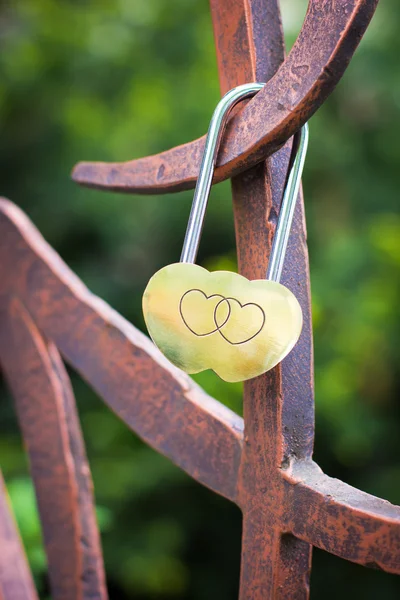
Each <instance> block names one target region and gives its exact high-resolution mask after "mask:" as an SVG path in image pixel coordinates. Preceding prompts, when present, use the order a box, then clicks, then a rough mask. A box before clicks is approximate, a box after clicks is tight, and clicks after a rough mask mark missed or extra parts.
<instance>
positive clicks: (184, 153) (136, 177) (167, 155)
mask: <svg viewBox="0 0 400 600" xmlns="http://www.w3.org/2000/svg"><path fill="white" fill-rule="evenodd" d="M377 1H378V0H335V1H332V0H310V3H309V7H308V11H307V15H306V18H305V21H304V24H303V27H302V29H301V32H300V34H299V36H298V38H297V41H296V43H295V45H294V46H293V48H292V50H291V52H290V54H289V55H288V57H287V58H286V60H285V62H284V63H283V64H282V66H281V67H280V68H279V69H278V71H277V73H276V74H275V75H274V77H273V78H272V79H270V81H269V82H268V83H267V84H266V86H265V88H264V89H263V90H262V91H261V92H259V93H258V94H257V96H256V97H255V98H254V99H253V100H251V101H250V102H248V103H247V104H246V106H245V107H244V108H243V110H241V111H240V112H239V113H238V114H236V115H235V116H234V117H233V118H232V119H231V122H230V123H229V125H228V127H227V130H226V135H225V136H224V141H223V144H222V146H221V149H220V152H219V159H218V163H217V169H216V172H215V178H214V181H215V182H217V181H222V180H224V179H227V178H228V177H232V176H233V175H235V174H238V173H240V172H242V171H244V170H246V169H249V168H250V167H252V166H254V165H255V164H257V163H258V162H260V161H262V160H263V159H264V158H266V157H267V156H270V155H271V154H272V153H274V152H275V151H276V150H277V149H279V148H280V147H281V146H282V145H283V144H284V143H285V142H286V140H288V139H289V138H290V137H291V136H292V135H293V134H294V133H295V132H296V131H297V130H298V129H299V128H300V127H301V126H302V125H304V123H305V122H306V121H308V119H309V118H310V117H311V116H312V115H313V114H314V112H315V111H316V110H317V109H318V108H319V106H321V104H322V103H323V101H324V100H325V99H326V97H327V96H328V95H329V94H330V93H331V92H332V90H333V89H334V87H335V85H336V84H337V82H338V81H339V79H340V78H341V76H342V75H343V73H344V71H345V69H346V67H347V65H348V63H349V61H350V58H351V56H352V54H353V52H354V51H355V49H356V47H357V45H358V43H359V41H360V40H361V37H362V35H363V33H364V31H365V29H366V28H367V26H368V24H369V21H370V19H371V18H372V15H373V13H374V10H375V8H376V5H377ZM240 26H243V23H241V24H240ZM246 26H247V28H251V27H253V23H250V22H247V23H246ZM237 33H238V35H241V36H242V37H245V36H243V32H239V31H238V32H237ZM276 34H277V33H275V35H276ZM242 83H243V81H242ZM203 148H204V137H203V138H200V139H198V140H195V141H193V142H190V143H187V144H184V145H182V146H178V147H176V148H173V149H172V150H168V151H166V152H162V153H161V154H157V155H155V156H149V157H146V158H141V159H137V160H131V161H128V162H124V163H90V162H81V163H79V164H78V165H76V167H75V168H74V170H73V174H72V177H73V179H74V180H75V181H76V182H77V183H79V184H81V185H86V186H90V187H96V188H99V189H107V190H115V191H121V192H137V193H148V194H152V193H163V192H172V191H178V190H182V189H188V188H191V187H193V186H194V183H195V180H196V178H197V175H198V171H199V166H200V162H201V157H202V154H203Z"/></svg>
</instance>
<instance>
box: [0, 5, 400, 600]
mask: <svg viewBox="0 0 400 600" xmlns="http://www.w3.org/2000/svg"><path fill="white" fill-rule="evenodd" d="M283 8H284V24H285V31H286V33H287V41H288V47H290V44H291V43H292V42H293V40H294V39H295V36H296V34H297V32H298V30H299V28H300V24H301V21H302V18H303V15H304V11H305V3H304V2H299V0H285V2H284V3H283ZM399 26H400V5H399V2H398V0H385V1H382V4H381V6H380V7H379V8H378V11H377V14H376V16H375V18H374V20H373V23H372V25H371V27H370V29H369V30H368V32H367V34H366V36H365V38H364V40H363V42H362V44H361V46H360V48H359V50H358V51H357V53H356V56H355V58H354V60H353V62H352V64H351V66H350V67H349V69H348V71H347V73H346V75H345V77H344V78H343V80H342V82H341V83H340V85H339V86H338V88H337V90H336V91H335V93H334V94H333V96H332V97H331V98H330V99H329V100H328V102H327V103H326V104H325V105H324V106H323V108H322V109H321V110H320V111H319V112H318V114H317V115H316V116H315V117H314V118H313V119H312V120H311V122H310V129H311V144H310V150H309V156H308V160H307V163H306V169H305V175H304V188H305V198H306V211H307V218H308V232H309V248H310V260H311V278H312V291H313V318H314V326H315V362H316V377H315V379H316V430H317V434H316V450H315V457H316V460H317V461H318V462H319V463H320V465H321V466H322V467H323V468H324V470H326V471H327V472H328V473H329V474H330V475H332V476H336V477H340V478H341V479H344V480H345V481H347V482H348V483H351V484H352V485H355V486H357V487H360V488H362V489H364V490H366V491H368V492H370V493H373V494H376V495H378V496H382V497H384V498H386V499H388V500H390V501H391V502H394V503H398V504H400V452H399V438H400V404H399V400H398V396H399V392H400V375H399V370H398V365H399V363H400V350H399V339H400V331H399V329H400V318H399V312H400V311H399V298H400V293H399V292H400V290H399V288H400V216H399V210H398V203H399V193H400V192H399V187H400V144H399V136H400V73H399V58H398V57H399V52H400V37H399V35H398V31H399ZM218 98H219V85H218V77H217V69H216V60H215V53H214V45H213V38H212V29H211V20H210V15H209V10H208V3H207V0H196V1H194V0H119V1H118V0H90V1H89V0H87V1H83V0H80V1H75V2H73V1H71V0H70V1H66V0H64V1H62V0H15V1H14V2H11V3H10V4H7V2H6V3H5V4H4V3H2V4H1V5H0V125H1V140H0V156H1V162H0V168H1V189H0V192H1V193H2V194H3V195H6V196H8V197H9V198H11V199H12V200H14V201H15V202H16V203H17V204H18V205H20V206H21V207H22V208H23V209H24V210H25V211H26V212H27V213H28V215H29V216H30V217H31V218H32V219H33V221H34V222H35V223H36V225H37V226H38V227H39V229H40V230H41V231H42V233H43V234H44V236H45V237H46V238H47V240H48V241H49V242H50V243H51V244H52V245H53V246H54V247H55V248H56V249H57V251H58V252H59V253H60V254H61V256H62V257H63V258H64V259H65V260H66V262H67V263H68V264H69V265H70V266H71V267H72V268H73V269H74V270H75V271H76V272H77V274H78V275H79V276H80V277H81V278H82V279H83V281H84V282H85V283H86V284H87V285H88V286H89V288H90V289H91V290H92V291H94V292H95V293H96V294H98V295H100V296H101V297H103V298H104V299H105V300H106V301H107V302H109V303H110V304H111V305H112V306H114V307H115V308H116V309H117V310H118V311H119V312H121V313H122V314H123V315H124V316H125V317H126V318H127V319H129V320H130V321H132V322H133V323H134V324H135V325H137V326H138V327H141V328H142V327H143V320H142V316H141V308H140V304H141V294H142V291H143V289H144V287H145V285H146V282H147V280H148V279H149V277H150V276H151V275H152V274H153V273H154V272H155V271H156V270H157V269H158V268H159V267H161V266H162V265H164V264H166V263H168V262H173V261H176V260H177V258H178V256H179V251H180V248H181V244H182V239H183V234H184V230H185V224H186V220H187V217H188V212H189V206H190V201H191V194H190V193H182V194H173V195H170V196H160V197H132V196H123V195H116V194H106V193H102V192H96V191H90V190H85V189H79V188H78V187H77V186H76V185H74V184H73V183H72V182H71V181H70V179H69V173H70V170H71V168H72V166H73V164H74V163H75V162H76V161H78V160H80V159H87V160H90V159H99V160H108V161H111V160H126V159H129V158H134V157H140V156H142V155H147V154H150V153H156V152H158V151H161V150H163V149H166V148H169V147H170V146H174V145H177V144H179V143H183V142H185V141H188V140H191V139H192V138H194V137H196V136H198V135H200V134H202V133H203V132H204V131H205V130H206V128H207V125H208V120H209V118H210V115H211V112H212V110H213V107H214V106H215V104H216V103H217V101H218ZM200 262H201V264H203V265H204V266H206V267H210V268H215V267H218V266H224V267H228V268H234V267H235V249H234V233H233V223H232V211H231V201H230V188H229V183H224V184H221V185H218V186H216V188H215V190H214V191H213V193H212V201H211V203H210V208H209V211H208V216H207V223H206V228H205V232H204V236H203V240H202V246H201V255H200ZM196 379H197V380H198V381H199V382H200V383H201V384H202V385H204V387H205V388H206V389H207V390H208V391H209V392H210V393H211V394H213V395H214V396H215V397H216V398H218V399H220V400H222V401H223V402H225V403H226V404H228V405H229V406H231V407H232V408H233V409H234V410H236V411H239V412H240V411H241V386H240V385H228V384H224V383H222V382H221V381H219V380H218V379H217V378H216V377H214V376H212V375H211V374H209V373H205V374H202V375H201V376H199V377H197V378H196ZM73 384H74V388H75V391H76V396H77V401H78V406H79V411H80V416H81V420H82V427H83V431H84V435H85V439H86V443H87V450H88V455H89V460H90V464H91V467H92V471H93V477H94V482H95V488H96V502H97V506H98V516H99V523H100V527H101V531H102V542H103V547H104V554H105V561H106V566H107V576H108V584H109V589H110V595H111V597H112V598H113V599H120V600H124V599H125V598H136V599H143V600H145V599H146V600H148V599H156V600H161V599H167V598H168V599H171V600H175V599H176V600H178V599H187V600H205V599H207V600H231V599H232V600H233V599H234V598H236V597H237V586H238V574H239V554H240V530H241V523H240V514H239V511H238V510H237V509H236V508H235V507H233V506H231V505H230V504H229V503H228V502H227V501H224V500H222V499H221V498H219V497H217V496H215V495H213V494H212V493H211V492H209V491H208V490H206V489H203V488H202V487H200V486H199V485H197V484H196V483H194V482H193V481H192V480H191V479H189V478H188V477H187V476H186V475H184V474H183V473H181V472H180V471H179V470H178V469H177V468H175V467H174V466H172V465H171V464H170V463H169V462H168V461H167V460H165V459H163V458H161V457H160V456H158V455H157V454H156V453H155V452H153V451H152V450H150V449H148V448H146V447H145V446H144V445H143V444H142V443H141V442H140V441H139V440H138V439H137V438H136V436H135V435H133V434H132V433H131V432H130V431H129V430H128V429H127V428H126V427H125V426H124V425H123V424H122V423H121V422H120V421H119V420H118V419H117V418H116V417H115V416H114V415H113V414H111V413H110V412H109V410H108V409H107V408H105V407H104V406H103V404H102V401H101V400H100V399H99V398H97V397H96V396H95V394H94V393H93V392H92V391H90V390H89V389H88V388H87V386H86V384H84V383H83V382H82V381H81V380H79V379H78V378H77V377H75V376H74V375H73ZM0 464H1V467H2V469H3V470H4V474H5V477H6V481H7V485H8V489H9V492H10V496H11V499H12V502H13V506H14V509H15V512H16V516H17V519H18V522H19V525H20V528H21V531H22V535H23V538H24V542H25V545H26V549H27V552H28V556H29V560H30V563H31V565H32V569H33V571H34V574H35V578H36V581H37V583H38V586H39V589H40V593H41V597H43V598H49V592H48V590H47V584H46V560H45V557H44V553H43V547H42V541H41V536H40V528H39V522H38V518H37V513H36V508H35V501H34V495H33V490H32V484H31V481H30V479H29V475H28V467H27V462H26V458H25V454H24V452H23V449H22V444H21V438H20V435H19V433H18V427H17V424H16V419H15V415H14V412H13V410H12V403H11V398H10V397H9V394H8V393H7V392H6V391H4V392H3V393H2V395H1V398H0ZM311 583H312V594H311V597H312V598H313V599H322V598H323V599H327V600H330V599H334V598H338V597H339V596H340V597H342V598H355V597H356V598H363V599H366V600H372V599H375V598H384V599H385V600H389V599H395V598H399V597H400V578H399V579H398V578H396V577H394V576H391V575H386V574H383V573H379V572H374V571H368V570H366V569H363V568H362V567H359V566H356V565H351V564H347V563H345V562H344V561H341V560H339V559H337V558H334V557H331V556H328V555H326V554H324V553H323V552H320V551H315V554H314V571H313V575H312V580H311Z"/></svg>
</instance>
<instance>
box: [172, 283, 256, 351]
mask: <svg viewBox="0 0 400 600" xmlns="http://www.w3.org/2000/svg"><path fill="white" fill-rule="evenodd" d="M192 299H194V302H195V303H196V304H198V305H199V310H200V311H201V310H203V311H204V312H205V313H207V311H211V313H212V320H213V324H214V326H215V327H214V328H213V329H211V330H208V331H196V330H195V329H193V328H192V327H191V325H190V301H191V300H192ZM204 300H205V302H203V303H202V301H204ZM209 300H211V303H210V302H208V301H209ZM187 306H189V309H188V310H187V308H186V307H187ZM232 306H233V308H232ZM235 307H236V308H238V309H239V311H240V313H241V317H240V318H241V320H242V325H243V322H246V320H247V321H249V320H250V321H251V323H250V325H249V324H248V326H247V328H246V330H247V333H246V335H244V336H243V335H242V337H240V332H239V338H238V339H236V340H235V338H234V337H233V338H232V337H231V336H230V335H229V334H227V333H226V331H225V332H224V331H223V329H226V327H225V325H227V323H229V320H230V318H231V316H232V315H233V314H234V312H235V310H236V308H235ZM179 312H180V315H181V317H182V320H183V322H184V323H185V325H186V327H187V328H188V329H189V331H191V332H192V333H193V334H194V335H197V336H198V337H204V336H207V335H212V334H214V333H218V334H219V335H221V336H222V337H223V338H224V340H226V341H227V342H228V343H229V344H232V345H238V344H245V343H246V342H249V341H250V340H252V339H253V338H255V337H256V336H257V335H258V334H259V333H260V331H261V330H262V328H263V327H264V324H265V313H264V311H263V309H262V308H261V306H259V305H258V304H256V303H255V302H246V303H245V304H242V303H241V302H240V301H239V300H237V299H236V298H226V297H224V296H222V295H221V294H211V295H210V296H207V294H205V293H204V292H203V291H202V290H200V289H192V290H188V291H187V292H185V293H184V294H183V296H182V298H181V300H180V302H179ZM244 313H247V315H245V314H244ZM209 316H210V315H209ZM188 321H189V322H188ZM242 329H244V328H242Z"/></svg>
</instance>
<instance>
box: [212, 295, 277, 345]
mask: <svg viewBox="0 0 400 600" xmlns="http://www.w3.org/2000/svg"><path fill="white" fill-rule="evenodd" d="M229 300H233V302H237V304H239V306H240V308H246V306H255V307H256V308H258V309H259V310H260V311H261V314H262V323H261V326H260V327H259V328H258V329H257V331H256V332H255V333H253V335H251V336H250V337H248V338H246V339H245V340H242V341H240V342H232V341H231V340H230V339H229V338H228V337H227V336H226V335H224V334H223V332H222V331H221V328H222V327H224V325H226V323H227V321H228V319H229V318H230V316H231V311H232V309H231V305H230V303H229ZM222 302H228V304H229V309H230V310H229V313H228V314H229V316H228V319H226V320H225V322H224V323H223V325H221V326H220V328H219V329H218V333H219V334H220V335H222V337H223V338H224V340H225V341H226V342H228V344H231V345H232V346H240V344H246V343H247V342H250V340H253V339H254V338H255V337H257V336H258V334H259V333H260V332H261V331H262V329H263V327H264V325H265V321H266V317H265V312H264V310H263V308H262V307H261V306H260V305H259V304H256V303H255V302H245V304H242V303H241V302H240V301H239V300H237V299H236V298H232V297H228V298H224V299H223V300H220V301H219V302H218V304H217V306H216V307H215V309H214V323H215V324H216V325H217V324H218V323H217V320H216V312H217V310H218V306H219V305H220V304H221V303H222Z"/></svg>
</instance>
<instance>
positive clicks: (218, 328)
mask: <svg viewBox="0 0 400 600" xmlns="http://www.w3.org/2000/svg"><path fill="white" fill-rule="evenodd" d="M192 292H200V294H201V295H202V296H204V298H205V299H206V300H210V299H211V298H221V300H220V301H219V302H218V304H217V305H216V307H215V308H214V323H215V329H213V330H212V331H208V332H207V333H197V331H194V329H192V328H191V327H190V325H189V324H188V322H187V321H186V319H185V317H184V314H183V310H182V302H183V300H184V298H185V296H187V295H188V294H191V293H192ZM224 301H225V296H223V295H222V294H211V295H210V296H207V294H205V293H204V292H203V290H200V289H198V288H193V289H191V290H188V291H187V292H185V293H184V294H183V296H182V298H181V299H180V302H179V313H180V315H181V318H182V321H183V322H184V323H185V325H186V327H187V328H188V329H189V331H191V332H192V333H193V334H194V335H196V336H197V337H206V336H208V335H212V334H213V333H216V332H217V331H220V328H221V327H223V326H224V325H226V323H227V322H228V320H229V317H230V316H231V312H232V309H231V305H230V304H229V302H228V307H229V311H228V315H227V317H226V319H225V321H224V322H223V323H222V325H218V323H217V321H216V319H215V312H216V309H217V307H218V306H219V305H220V304H221V302H224Z"/></svg>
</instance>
